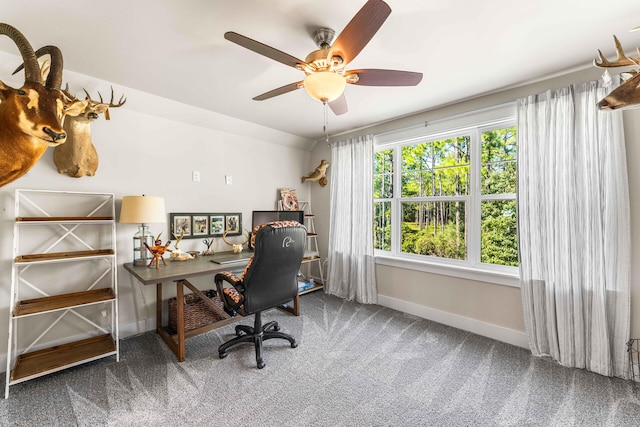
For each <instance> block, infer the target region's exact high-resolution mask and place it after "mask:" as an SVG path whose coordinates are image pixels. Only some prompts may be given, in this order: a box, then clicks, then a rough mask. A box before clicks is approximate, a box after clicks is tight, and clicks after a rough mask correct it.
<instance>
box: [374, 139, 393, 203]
mask: <svg viewBox="0 0 640 427" xmlns="http://www.w3.org/2000/svg"><path fill="white" fill-rule="evenodd" d="M391 197H393V149H389V150H383V151H376V152H375V154H374V156H373V198H374V199H388V198H391Z"/></svg>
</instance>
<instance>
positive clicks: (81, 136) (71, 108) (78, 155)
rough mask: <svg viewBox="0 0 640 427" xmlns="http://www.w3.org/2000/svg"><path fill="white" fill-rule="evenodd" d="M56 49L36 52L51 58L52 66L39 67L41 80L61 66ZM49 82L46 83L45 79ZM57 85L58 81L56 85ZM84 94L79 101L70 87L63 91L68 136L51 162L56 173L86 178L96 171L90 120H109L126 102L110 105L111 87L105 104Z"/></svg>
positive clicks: (51, 48) (121, 101)
mask: <svg viewBox="0 0 640 427" xmlns="http://www.w3.org/2000/svg"><path fill="white" fill-rule="evenodd" d="M58 53H59V50H58V48H56V47H55V46H43V47H41V48H40V49H38V50H36V51H35V55H36V57H37V58H40V57H41V56H44V55H49V56H50V57H51V66H50V67H49V66H48V64H47V62H46V61H45V63H44V64H43V65H42V70H41V74H42V78H43V79H44V78H45V76H47V79H49V76H48V75H47V73H48V74H49V75H50V74H51V69H53V67H54V66H55V64H56V63H57V62H60V64H61V63H62V59H61V56H60V55H58ZM23 67H24V64H22V65H20V66H19V67H18V68H16V70H15V71H14V72H13V74H15V73H17V72H18V71H20V70H21V69H22V68H23ZM47 81H48V80H47ZM58 86H60V82H58ZM83 90H84V93H85V94H86V95H87V97H86V98H85V99H84V100H79V99H78V98H76V97H75V96H73V95H72V94H71V93H70V92H69V86H68V85H67V87H66V88H65V89H64V90H63V91H62V92H63V93H64V95H65V96H66V98H67V100H68V106H67V110H66V111H65V120H64V130H65V131H66V133H67V143H66V144H64V145H61V146H58V147H56V150H55V151H54V153H53V161H54V163H55V164H56V167H57V168H58V173H66V174H67V175H69V176H71V177H74V178H80V177H83V176H85V175H88V176H94V175H95V173H96V170H97V169H98V152H97V151H96V148H95V146H94V145H93V143H92V141H91V128H90V126H89V125H90V124H91V122H92V121H94V120H95V119H97V118H98V116H99V115H100V114H103V113H104V117H105V119H107V120H110V119H111V117H110V116H109V108H117V107H121V106H122V105H124V103H125V102H127V99H126V98H125V97H124V95H122V96H121V97H120V100H119V101H118V103H117V104H114V103H113V86H112V87H111V101H110V102H109V104H106V103H105V102H104V101H103V100H102V95H101V94H100V92H98V96H99V97H100V102H98V101H94V100H93V99H91V95H89V92H87V91H86V90H85V89H83Z"/></svg>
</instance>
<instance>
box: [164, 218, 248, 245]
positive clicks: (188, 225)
mask: <svg viewBox="0 0 640 427" xmlns="http://www.w3.org/2000/svg"><path fill="white" fill-rule="evenodd" d="M170 219H171V230H170V231H171V240H173V239H174V237H173V236H174V235H175V236H178V237H179V236H180V233H181V232H182V231H184V237H183V238H184V239H196V238H202V237H222V234H223V233H224V231H225V230H227V229H228V230H229V231H228V232H227V236H238V235H240V234H242V214H241V213H235V212H234V213H208V212H205V213H172V214H170Z"/></svg>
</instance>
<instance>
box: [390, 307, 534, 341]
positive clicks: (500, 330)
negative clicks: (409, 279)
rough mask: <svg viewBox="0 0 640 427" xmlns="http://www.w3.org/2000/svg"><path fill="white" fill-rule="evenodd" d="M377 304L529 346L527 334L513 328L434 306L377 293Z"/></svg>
mask: <svg viewBox="0 0 640 427" xmlns="http://www.w3.org/2000/svg"><path fill="white" fill-rule="evenodd" d="M378 304H379V305H382V306H384V307H389V308H392V309H394V310H398V311H402V312H404V313H408V314H413V315H414V316H418V317H422V318H423V319H427V320H432V321H434V322H438V323H442V324H443V325H447V326H453V327H454V328H458V329H462V330H464V331H469V332H473V333H474V334H478V335H482V336H484V337H488V338H492V339H495V340H498V341H502V342H505V343H507V344H512V345H515V346H518V347H522V348H527V349H528V348H529V338H528V337H527V334H526V333H524V332H520V331H516V330H514V329H509V328H505V327H503V326H498V325H494V324H492V323H487V322H482V321H479V320H475V319H471V318H469V317H464V316H460V315H458V314H453V313H449V312H447V311H442V310H437V309H435V308H431V307H427V306H424V305H419V304H415V303H412V302H408V301H403V300H401V299H397V298H392V297H388V296H385V295H378Z"/></svg>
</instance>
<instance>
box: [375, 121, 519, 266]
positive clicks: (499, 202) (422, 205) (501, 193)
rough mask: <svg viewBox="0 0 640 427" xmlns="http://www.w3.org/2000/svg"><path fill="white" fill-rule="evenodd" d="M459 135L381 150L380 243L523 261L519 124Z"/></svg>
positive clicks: (468, 258) (464, 258)
mask: <svg viewBox="0 0 640 427" xmlns="http://www.w3.org/2000/svg"><path fill="white" fill-rule="evenodd" d="M453 135H454V136H452V137H448V138H443V139H435V140H424V141H421V142H417V143H406V142H404V143H403V142H402V141H401V142H397V143H395V144H393V147H390V148H389V147H388V146H387V147H385V148H384V149H381V150H379V151H376V152H375V155H374V217H375V222H374V224H375V225H374V227H375V229H374V242H375V248H376V249H378V250H381V251H386V252H391V253H394V254H396V255H398V256H401V257H402V256H403V255H405V254H406V255H409V256H414V255H423V256H428V257H432V258H431V259H433V257H435V258H446V259H451V260H458V261H461V262H466V263H471V264H478V263H484V264H496V265H502V266H517V265H518V252H517V236H516V225H517V217H516V211H515V191H516V128H515V126H510V127H501V128H499V129H480V128H476V129H471V130H469V129H467V130H466V131H465V133H464V134H459V135H455V134H453ZM474 150H476V151H478V150H479V154H478V153H475V152H474ZM474 153H475V154H474ZM396 170H397V171H399V173H398V174H395V173H394V172H395V171H396ZM394 185H397V186H398V188H400V192H399V194H398V192H394ZM396 215H397V216H398V219H397V220H396V221H395V222H394V221H393V218H394V217H395V216H396ZM393 236H399V238H398V239H397V243H395V246H397V247H394V238H393Z"/></svg>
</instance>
